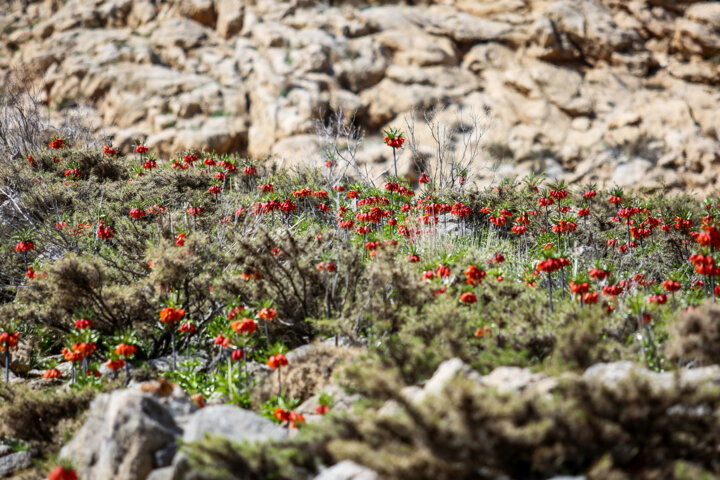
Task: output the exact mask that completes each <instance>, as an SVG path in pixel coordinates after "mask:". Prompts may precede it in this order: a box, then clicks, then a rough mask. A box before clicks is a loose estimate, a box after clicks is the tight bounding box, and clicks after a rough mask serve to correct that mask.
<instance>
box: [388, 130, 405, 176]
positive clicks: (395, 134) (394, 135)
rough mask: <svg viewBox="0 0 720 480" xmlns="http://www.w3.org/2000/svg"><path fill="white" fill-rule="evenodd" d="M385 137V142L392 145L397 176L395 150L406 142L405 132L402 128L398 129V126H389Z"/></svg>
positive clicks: (396, 174)
mask: <svg viewBox="0 0 720 480" xmlns="http://www.w3.org/2000/svg"><path fill="white" fill-rule="evenodd" d="M383 133H385V137H384V138H383V141H384V142H385V144H386V145H387V146H389V147H392V152H393V166H394V168H395V178H397V176H398V173H397V155H396V153H395V151H396V150H397V149H398V148H401V147H402V145H403V143H405V139H404V138H403V132H402V131H401V130H398V129H397V128H389V129H387V130H385V132H383Z"/></svg>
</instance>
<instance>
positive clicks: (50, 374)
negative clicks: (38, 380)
mask: <svg viewBox="0 0 720 480" xmlns="http://www.w3.org/2000/svg"><path fill="white" fill-rule="evenodd" d="M42 376H43V378H60V376H61V373H60V370H58V369H57V368H50V369H48V370H45V371H44V372H43V375H42Z"/></svg>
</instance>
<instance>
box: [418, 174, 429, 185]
mask: <svg viewBox="0 0 720 480" xmlns="http://www.w3.org/2000/svg"><path fill="white" fill-rule="evenodd" d="M418 183H423V184H424V183H430V177H428V175H427V173H425V172H423V173H422V175H420V180H418Z"/></svg>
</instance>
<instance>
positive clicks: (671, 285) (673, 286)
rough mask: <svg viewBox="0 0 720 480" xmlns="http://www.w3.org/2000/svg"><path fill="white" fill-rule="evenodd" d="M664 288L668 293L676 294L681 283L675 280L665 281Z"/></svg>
mask: <svg viewBox="0 0 720 480" xmlns="http://www.w3.org/2000/svg"><path fill="white" fill-rule="evenodd" d="M662 286H663V288H664V289H665V291H667V292H676V291H678V290H680V288H681V287H680V283H678V282H676V281H674V280H665V281H664V282H662Z"/></svg>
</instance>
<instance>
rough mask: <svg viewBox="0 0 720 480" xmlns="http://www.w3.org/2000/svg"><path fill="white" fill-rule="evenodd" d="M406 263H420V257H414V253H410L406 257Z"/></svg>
mask: <svg viewBox="0 0 720 480" xmlns="http://www.w3.org/2000/svg"><path fill="white" fill-rule="evenodd" d="M407 261H408V262H410V263H417V262H419V261H420V257H418V256H417V255H415V254H414V253H411V254H409V255H408V256H407Z"/></svg>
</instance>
